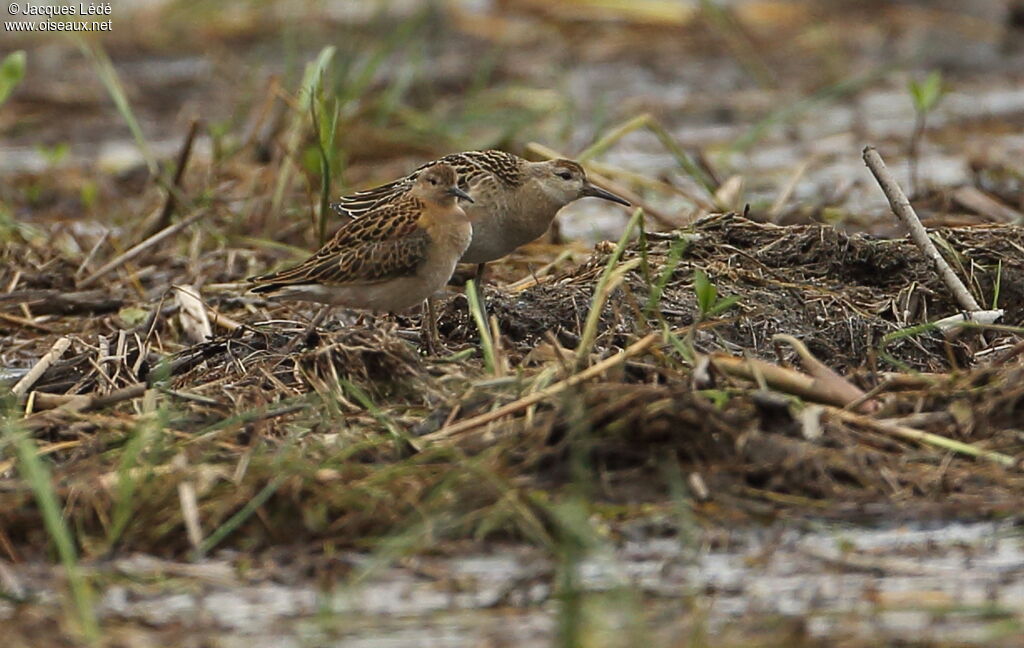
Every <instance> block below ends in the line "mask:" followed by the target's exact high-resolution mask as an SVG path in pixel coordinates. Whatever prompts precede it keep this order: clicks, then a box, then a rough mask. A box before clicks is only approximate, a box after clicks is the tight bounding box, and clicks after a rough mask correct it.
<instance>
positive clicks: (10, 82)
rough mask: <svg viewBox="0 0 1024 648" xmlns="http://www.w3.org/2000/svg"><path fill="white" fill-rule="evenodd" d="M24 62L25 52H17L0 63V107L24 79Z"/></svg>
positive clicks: (25, 59)
mask: <svg viewBox="0 0 1024 648" xmlns="http://www.w3.org/2000/svg"><path fill="white" fill-rule="evenodd" d="M26 61H27V56H26V55H25V50H17V51H14V52H11V53H10V54H8V55H7V56H5V57H4V60H3V62H2V63H0V106H2V105H4V102H5V101H7V97H10V96H11V93H12V92H14V89H15V88H16V87H18V84H19V83H21V81H22V79H24V78H25V63H26Z"/></svg>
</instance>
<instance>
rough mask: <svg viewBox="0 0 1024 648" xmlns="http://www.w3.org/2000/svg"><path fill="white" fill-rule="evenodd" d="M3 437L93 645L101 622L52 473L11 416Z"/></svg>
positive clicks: (6, 420) (80, 619) (27, 436)
mask: <svg viewBox="0 0 1024 648" xmlns="http://www.w3.org/2000/svg"><path fill="white" fill-rule="evenodd" d="M4 436H5V437H6V438H7V439H9V440H13V443H14V446H15V450H16V452H17V455H18V472H19V473H20V474H21V476H22V478H23V479H24V480H25V481H26V482H28V484H29V486H30V487H31V489H32V492H33V494H34V495H35V498H36V503H37V504H38V505H39V510H40V512H41V514H42V517H43V524H44V525H45V526H46V531H47V533H49V534H50V538H51V539H52V540H53V543H54V545H55V546H56V548H57V554H58V555H59V556H60V561H61V563H62V564H63V566H64V573H65V575H66V576H67V579H68V584H69V586H70V588H71V599H72V601H73V603H74V606H75V611H76V612H77V614H78V622H79V624H80V626H81V631H82V635H83V636H84V637H85V638H86V640H88V641H89V642H90V643H94V642H96V641H97V640H98V639H99V623H98V621H97V619H96V610H95V608H94V606H93V600H94V598H93V592H92V587H91V586H90V584H89V581H88V580H87V579H86V577H85V575H84V574H83V573H82V572H81V570H80V569H79V566H78V554H77V552H76V550H75V541H74V539H73V538H72V535H71V530H70V529H69V528H68V527H67V525H66V524H65V523H64V518H63V516H62V515H61V505H60V502H59V501H58V497H57V493H56V491H55V490H54V488H53V481H52V476H51V475H50V471H49V469H48V468H47V466H46V464H45V463H44V462H43V460H42V459H41V458H40V457H39V455H38V454H37V450H38V449H37V448H36V444H35V442H34V441H33V440H32V439H31V438H30V437H29V435H28V434H27V433H26V432H25V431H24V430H23V429H21V428H20V427H18V426H17V423H16V422H15V421H14V420H13V419H12V418H11V417H10V416H9V415H8V416H4Z"/></svg>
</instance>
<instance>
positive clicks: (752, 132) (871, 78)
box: [728, 63, 896, 153]
mask: <svg viewBox="0 0 1024 648" xmlns="http://www.w3.org/2000/svg"><path fill="white" fill-rule="evenodd" d="M895 67H896V64H893V63H890V64H887V65H881V66H879V67H876V68H875V69H873V70H870V71H868V72H867V73H865V74H862V75H860V76H857V77H853V78H849V79H843V80H842V81H838V82H837V83H833V84H831V85H828V86H826V87H824V88H822V89H821V90H818V91H817V92H814V93H813V94H811V95H810V96H809V97H805V98H803V99H800V100H798V101H795V102H793V103H791V104H789V105H787V106H783V107H781V108H779V109H778V110H775V111H773V112H772V113H770V114H769V115H768V116H767V117H765V118H764V119H762V120H761V121H759V122H757V123H756V124H754V125H753V126H752V127H751V128H750V129H748V130H747V132H746V133H744V134H743V135H741V136H740V137H739V138H737V139H736V141H735V142H733V143H732V145H731V146H730V147H729V150H728V152H729V153H742V152H744V151H746V150H748V149H749V148H750V147H752V146H753V145H755V144H757V143H758V142H759V141H761V139H762V138H763V137H764V136H765V135H766V134H767V133H768V132H769V130H771V129H772V128H773V127H774V126H777V125H779V124H786V123H789V122H791V121H793V120H795V119H796V118H797V117H799V116H801V115H803V114H804V113H806V112H808V111H810V110H812V109H814V108H817V107H818V106H819V105H822V104H826V103H828V102H830V101H835V100H837V99H841V98H843V97H845V96H848V95H851V94H853V93H855V92H857V91H859V90H860V89H862V88H864V87H865V86H867V85H869V84H871V83H874V82H875V81H877V80H878V79H880V78H882V77H884V76H885V75H887V74H888V73H889V72H890V71H892V70H893V69H894V68H895Z"/></svg>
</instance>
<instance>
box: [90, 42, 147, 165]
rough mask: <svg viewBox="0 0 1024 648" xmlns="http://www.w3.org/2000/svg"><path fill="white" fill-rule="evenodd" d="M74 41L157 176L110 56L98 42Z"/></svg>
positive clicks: (144, 140)
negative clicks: (92, 43)
mask: <svg viewBox="0 0 1024 648" xmlns="http://www.w3.org/2000/svg"><path fill="white" fill-rule="evenodd" d="M75 42H76V43H77V44H78V49H80V50H81V51H82V53H83V54H84V55H85V57H86V58H87V59H89V61H90V62H91V63H92V66H93V68H95V70H96V74H97V75H98V76H99V77H100V81H102V82H103V86H104V87H105V88H106V89H107V93H108V94H109V95H110V98H111V99H112V100H113V101H114V106H116V107H117V112H119V113H121V118H122V119H124V121H125V123H126V124H127V125H128V129H129V130H130V131H131V132H132V137H134V138H135V144H136V145H137V146H138V147H139V151H141V152H142V157H143V158H144V159H145V160H146V166H147V167H148V168H149V172H150V174H152V175H153V177H156V176H158V175H159V173H160V167H159V166H158V165H157V163H156V156H155V155H154V154H153V149H151V148H150V146H149V142H148V141H146V136H145V135H144V134H143V132H142V127H141V126H139V121H138V120H137V119H136V118H135V113H134V112H132V107H131V104H130V103H129V102H128V95H127V94H126V93H125V91H124V86H123V85H121V78H120V77H119V76H118V74H117V70H116V69H115V68H114V64H113V63H111V61H110V57H109V56H107V53H106V51H105V50H104V49H103V47H102V46H101V45H99V44H98V43H97V44H94V45H90V44H89V43H87V42H86V41H85V39H83V38H81V37H76V38H75Z"/></svg>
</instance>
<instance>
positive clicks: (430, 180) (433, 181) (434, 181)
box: [427, 178, 437, 185]
mask: <svg viewBox="0 0 1024 648" xmlns="http://www.w3.org/2000/svg"><path fill="white" fill-rule="evenodd" d="M427 182H429V183H430V184H432V185H436V184H437V180H435V179H433V178H427Z"/></svg>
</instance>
